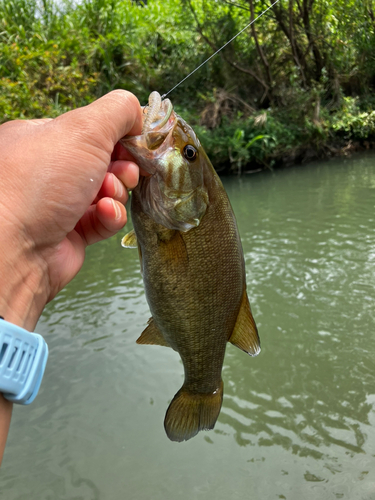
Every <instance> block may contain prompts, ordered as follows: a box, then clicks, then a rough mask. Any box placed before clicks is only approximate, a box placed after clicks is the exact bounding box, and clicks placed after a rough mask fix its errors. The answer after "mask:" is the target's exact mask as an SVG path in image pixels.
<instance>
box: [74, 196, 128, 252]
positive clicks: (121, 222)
mask: <svg viewBox="0 0 375 500" xmlns="http://www.w3.org/2000/svg"><path fill="white" fill-rule="evenodd" d="M126 222H127V215H126V210H125V207H124V205H122V204H121V203H119V202H118V201H115V200H112V199H111V198H102V199H101V200H99V201H98V203H97V204H96V205H91V206H90V207H89V208H88V210H87V212H86V213H85V214H84V216H83V217H82V218H81V219H80V221H79V222H78V224H77V225H76V227H75V230H76V231H77V232H78V234H79V235H80V236H81V238H82V239H83V241H84V243H85V244H86V245H92V244H93V243H97V242H98V241H102V240H105V239H107V238H110V237H111V236H113V235H115V234H116V233H117V232H118V231H120V230H121V229H122V228H123V227H124V226H125V224H126Z"/></svg>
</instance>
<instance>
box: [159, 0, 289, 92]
mask: <svg viewBox="0 0 375 500" xmlns="http://www.w3.org/2000/svg"><path fill="white" fill-rule="evenodd" d="M279 1H280V0H276V1H275V2H273V4H272V5H270V6H269V7H267V9H266V10H264V11H263V12H262V13H261V14H259V16H258V17H256V18H255V19H253V20H252V21H251V22H250V23H249V24H247V25H246V26H245V27H244V28H242V30H241V31H239V32H238V33H237V35H234V37H233V38H231V39H230V40H229V41H228V42H227V43H225V44H224V45H223V46H222V47H220V49H218V50H217V51H216V52H214V53H213V54H212V55H211V56H210V57H209V58H208V59H206V60H205V61H203V62H202V64H200V65H199V66H198V67H197V68H195V70H193V71H192V72H191V73H189V74H188V75H187V76H185V78H183V79H182V80H181V81H180V83H178V84H177V85H175V86H174V87H173V88H171V90H169V92H167V93H166V94H163V95H162V96H161V98H162V99H164V98H165V97H167V95H169V94H170V93H171V92H173V90H174V89H176V88H177V87H178V86H179V85H181V83H183V82H184V81H185V80H187V79H188V78H190V77H191V75H193V74H194V73H195V72H196V71H198V69H200V68H201V67H202V66H204V65H205V64H206V63H208V61H209V60H210V59H212V58H213V57H215V56H216V54H218V53H219V52H220V51H221V50H223V49H224V48H225V47H226V46H227V45H229V44H230V43H231V42H233V40H234V39H235V38H237V37H238V36H239V35H241V33H243V32H244V31H245V30H247V28H249V27H250V26H251V25H252V24H253V23H255V21H257V20H258V19H260V18H261V17H262V16H263V15H264V14H265V13H266V12H267V11H268V10H270V9H272V7H273V6H274V5H276V4H277V2H279Z"/></svg>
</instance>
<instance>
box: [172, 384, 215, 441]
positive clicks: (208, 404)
mask: <svg viewBox="0 0 375 500" xmlns="http://www.w3.org/2000/svg"><path fill="white" fill-rule="evenodd" d="M222 402H223V382H222V381H221V384H220V387H219V388H218V389H217V390H216V391H215V392H214V393H212V394H200V393H194V392H191V391H189V390H188V389H186V388H185V387H184V386H182V388H181V389H180V390H179V391H178V393H177V394H176V395H175V397H174V398H173V400H172V402H171V404H170V405H169V408H168V410H167V413H166V415H165V420H164V428H165V432H166V433H167V436H168V437H169V439H170V440H171V441H179V442H180V441H187V440H188V439H190V438H192V437H194V436H195V435H196V434H198V432H199V431H202V430H209V429H213V428H214V425H215V423H216V420H217V417H218V416H219V413H220V409H221V404H222Z"/></svg>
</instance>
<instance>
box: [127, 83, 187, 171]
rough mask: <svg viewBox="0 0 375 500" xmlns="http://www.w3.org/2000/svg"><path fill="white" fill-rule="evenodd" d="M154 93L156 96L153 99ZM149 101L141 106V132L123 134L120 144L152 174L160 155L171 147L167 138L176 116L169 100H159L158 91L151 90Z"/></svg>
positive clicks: (175, 121) (175, 122)
mask: <svg viewBox="0 0 375 500" xmlns="http://www.w3.org/2000/svg"><path fill="white" fill-rule="evenodd" d="M154 94H156V97H155V96H154V99H153V95H154ZM149 101H150V105H149V106H144V107H143V113H144V119H143V127H142V134H141V135H135V136H125V137H123V138H122V139H120V144H122V145H123V146H124V147H125V148H126V149H127V150H128V151H129V152H130V153H131V155H132V156H133V157H134V159H135V160H136V161H137V163H138V165H139V166H140V167H141V168H142V169H143V170H144V171H145V172H147V173H148V174H150V175H154V174H155V173H156V172H157V166H158V163H159V161H160V158H161V156H162V155H164V153H165V152H166V150H167V149H168V148H170V147H171V146H170V144H171V143H172V141H169V140H167V138H168V137H170V138H171V136H172V134H173V130H174V129H175V127H176V124H177V117H176V114H175V113H174V112H173V105H172V103H171V101H170V100H169V99H165V100H164V101H161V97H160V95H159V94H158V92H152V93H151V95H150V98H149Z"/></svg>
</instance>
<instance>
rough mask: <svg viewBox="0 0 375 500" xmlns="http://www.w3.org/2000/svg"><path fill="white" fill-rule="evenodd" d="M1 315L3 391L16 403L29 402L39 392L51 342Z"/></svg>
mask: <svg viewBox="0 0 375 500" xmlns="http://www.w3.org/2000/svg"><path fill="white" fill-rule="evenodd" d="M0 318H1V319H0V392H2V393H3V396H4V398H5V399H8V400H9V401H12V402H13V403H18V404H21V405H28V404H30V403H32V402H33V401H34V399H35V397H36V395H37V394H38V391H39V387H40V384H41V382H42V378H43V374H44V369H45V367H46V363H47V358H48V346H47V344H46V342H45V341H44V339H43V337H42V336H41V335H39V334H37V333H31V332H28V331H27V330H24V329H23V328H20V327H19V326H16V325H13V324H12V323H8V321H5V320H4V319H3V318H2V317H1V316H0Z"/></svg>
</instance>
